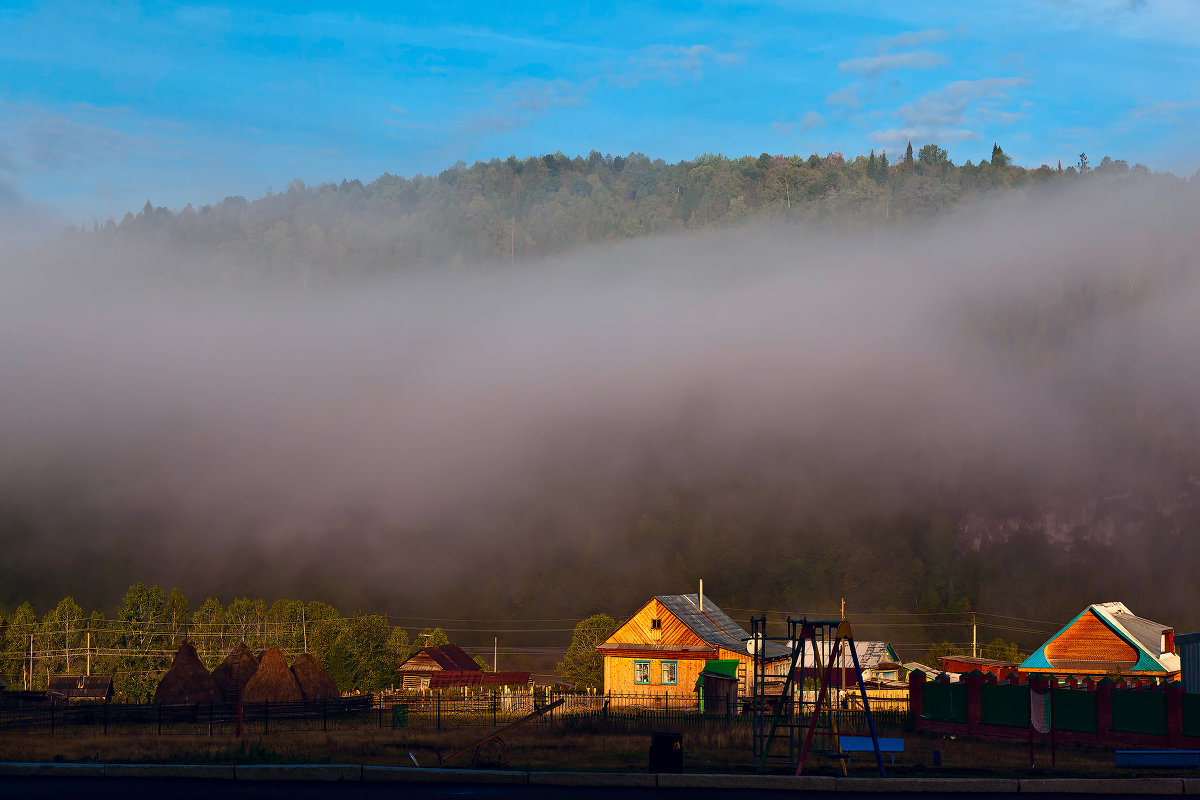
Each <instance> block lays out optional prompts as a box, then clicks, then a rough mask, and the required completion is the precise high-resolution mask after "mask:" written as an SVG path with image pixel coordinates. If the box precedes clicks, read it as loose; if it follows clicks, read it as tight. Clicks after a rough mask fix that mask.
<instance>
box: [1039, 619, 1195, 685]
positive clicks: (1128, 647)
mask: <svg viewBox="0 0 1200 800" xmlns="http://www.w3.org/2000/svg"><path fill="white" fill-rule="evenodd" d="M1020 670H1021V674H1023V675H1028V674H1032V673H1042V674H1048V675H1055V676H1060V677H1071V676H1079V677H1093V678H1102V677H1104V676H1106V675H1109V676H1118V675H1129V676H1133V677H1143V678H1155V679H1158V680H1166V681H1169V680H1176V679H1178V677H1179V670H1180V662H1179V656H1178V655H1177V654H1176V652H1175V631H1174V630H1172V628H1171V627H1170V626H1168V625H1163V624H1162V623H1160V622H1153V621H1152V620H1148V619H1143V618H1142V617H1138V616H1135V615H1134V614H1133V613H1132V612H1131V611H1130V610H1129V609H1128V608H1126V607H1125V605H1124V604H1122V603H1096V604H1094V605H1090V606H1088V607H1087V608H1085V609H1084V610H1083V611H1081V612H1080V613H1079V615H1078V616H1076V617H1075V619H1073V620H1071V621H1070V622H1069V623H1067V625H1066V627H1064V628H1063V629H1062V630H1060V631H1059V632H1058V633H1056V634H1054V635H1053V636H1051V637H1050V640H1049V641H1047V642H1046V643H1045V644H1043V645H1042V646H1041V647H1039V648H1038V649H1037V650H1036V651H1035V652H1034V653H1033V655H1031V656H1030V657H1029V658H1027V659H1025V660H1024V661H1023V662H1021V666H1020Z"/></svg>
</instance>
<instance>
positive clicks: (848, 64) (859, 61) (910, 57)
mask: <svg viewBox="0 0 1200 800" xmlns="http://www.w3.org/2000/svg"><path fill="white" fill-rule="evenodd" d="M945 62H946V57H945V56H943V55H941V54H940V53H930V52H929V51H927V50H918V51H916V52H912V53H881V54H880V55H877V56H868V57H866V58H851V59H849V60H848V61H842V62H840V63H839V64H838V69H840V70H843V71H845V72H858V73H861V74H863V75H872V76H874V75H878V74H879V73H881V72H887V71H888V70H893V69H931V68H933V67H936V66H939V65H941V64H944V63H945Z"/></svg>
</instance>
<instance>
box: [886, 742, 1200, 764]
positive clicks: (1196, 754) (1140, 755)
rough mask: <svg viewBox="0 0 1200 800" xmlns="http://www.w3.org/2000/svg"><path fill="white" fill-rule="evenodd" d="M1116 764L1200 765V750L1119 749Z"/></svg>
mask: <svg viewBox="0 0 1200 800" xmlns="http://www.w3.org/2000/svg"><path fill="white" fill-rule="evenodd" d="M868 741H869V740H868ZM1116 766H1118V767H1200V750H1118V751H1117V762H1116Z"/></svg>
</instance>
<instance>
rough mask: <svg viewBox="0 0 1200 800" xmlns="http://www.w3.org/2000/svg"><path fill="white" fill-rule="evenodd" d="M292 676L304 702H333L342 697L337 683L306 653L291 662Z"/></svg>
mask: <svg viewBox="0 0 1200 800" xmlns="http://www.w3.org/2000/svg"><path fill="white" fill-rule="evenodd" d="M292 674H293V675H295V676H296V682H297V683H299V684H300V691H302V692H304V699H305V700H333V699H335V698H338V697H341V696H342V693H341V692H339V691H338V687H337V681H335V680H334V679H333V676H332V675H330V674H329V673H328V672H326V671H325V668H324V667H322V666H321V662H320V661H317V660H316V659H315V658H313V657H312V656H311V655H309V654H308V653H303V654H301V655H299V656H297V657H296V660H295V661H294V662H292Z"/></svg>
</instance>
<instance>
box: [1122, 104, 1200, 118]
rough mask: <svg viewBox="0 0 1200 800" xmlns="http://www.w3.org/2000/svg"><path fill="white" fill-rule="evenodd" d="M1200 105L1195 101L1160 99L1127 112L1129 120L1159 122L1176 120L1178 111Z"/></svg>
mask: <svg viewBox="0 0 1200 800" xmlns="http://www.w3.org/2000/svg"><path fill="white" fill-rule="evenodd" d="M1197 107H1200V104H1198V103H1195V102H1178V101H1177V102H1171V101H1162V102H1158V103H1150V104H1148V105H1144V106H1141V107H1139V108H1135V109H1133V110H1132V111H1130V112H1129V119H1130V120H1135V121H1136V120H1153V121H1159V122H1176V121H1178V120H1179V116H1180V114H1179V112H1181V111H1188V110H1190V109H1194V108H1197Z"/></svg>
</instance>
